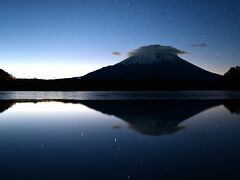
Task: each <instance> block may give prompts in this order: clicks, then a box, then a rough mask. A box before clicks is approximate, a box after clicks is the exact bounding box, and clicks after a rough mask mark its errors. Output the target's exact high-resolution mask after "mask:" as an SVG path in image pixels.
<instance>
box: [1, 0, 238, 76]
mask: <svg viewBox="0 0 240 180" xmlns="http://www.w3.org/2000/svg"><path fill="white" fill-rule="evenodd" d="M239 32H240V1H237V0H228V1H226V0H225V1H224V0H202V1H193V0H181V1H179V0H21V1H19V0H1V1H0V62H1V67H0V68H2V69H5V70H7V71H9V72H10V73H12V74H13V75H15V76H17V77H21V78H33V77H37V78H62V77H72V76H80V75H84V74H85V73H87V72H89V71H92V70H94V69H97V68H100V67H102V66H106V65H109V64H115V63H117V62H119V61H120V60H123V59H124V58H126V57H127V53H128V52H129V51H131V50H133V49H136V48H138V47H140V46H144V45H150V44H161V45H170V46H174V47H176V48H178V49H180V50H184V51H187V52H188V54H186V55H183V56H182V58H184V59H185V60H187V61H189V62H191V63H193V64H195V65H198V66H200V67H202V68H205V69H207V70H210V71H213V72H216V73H220V74H223V73H225V72H226V71H227V70H228V69H229V68H230V67H231V66H236V65H240V58H239V57H240V51H239V46H240V45H239V44H240V33H239ZM112 52H120V53H121V55H118V56H116V55H113V54H112Z"/></svg>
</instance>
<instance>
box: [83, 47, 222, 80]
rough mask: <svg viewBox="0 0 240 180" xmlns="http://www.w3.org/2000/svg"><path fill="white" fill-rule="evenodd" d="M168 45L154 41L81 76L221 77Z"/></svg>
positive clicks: (152, 78)
mask: <svg viewBox="0 0 240 180" xmlns="http://www.w3.org/2000/svg"><path fill="white" fill-rule="evenodd" d="M166 47H168V46H161V45H151V46H145V47H142V48H144V49H145V51H143V52H142V51H140V53H138V52H137V53H136V52H135V53H131V54H130V55H131V56H130V57H129V58H127V59H125V60H124V61H122V62H120V63H117V64H115V65H113V66H107V67H104V68H101V69H99V70H96V71H94V72H91V73H89V74H87V75H85V76H83V77H81V79H84V80H97V81H106V80H107V81H117V80H120V81H131V80H135V81H143V80H146V81H147V80H151V81H152V80H161V81H166V80H174V81H176V80H216V79H218V78H220V77H221V76H220V75H217V74H214V73H211V72H208V71H206V70H204V69H201V68H199V67H197V66H195V65H193V64H191V63H189V62H187V61H185V60H183V59H181V58H180V57H179V56H178V54H177V53H173V52H171V51H170V52H169V49H168V50H167V51H166ZM170 48H171V47H170ZM146 49H147V51H146ZM164 50H165V51H164ZM175 50H177V49H175Z"/></svg>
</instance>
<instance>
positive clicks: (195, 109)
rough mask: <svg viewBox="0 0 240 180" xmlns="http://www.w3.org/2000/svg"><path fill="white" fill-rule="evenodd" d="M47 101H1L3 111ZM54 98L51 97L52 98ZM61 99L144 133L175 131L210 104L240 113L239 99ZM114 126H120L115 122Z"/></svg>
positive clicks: (153, 133) (1, 110)
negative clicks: (122, 122)
mask: <svg viewBox="0 0 240 180" xmlns="http://www.w3.org/2000/svg"><path fill="white" fill-rule="evenodd" d="M26 102H33V103H38V102H48V101H40V100H35V101H28V100H26V101H13V100H10V101H9V100H8V101H0V113H3V112H4V111H6V110H8V109H9V108H11V107H12V106H14V105H15V104H16V103H26ZM50 102H52V101H50ZM54 102H59V103H72V104H76V105H77V104H82V105H84V106H86V107H88V108H91V109H93V110H96V111H98V112H101V113H103V114H106V115H110V116H115V117H117V118H119V119H121V120H123V121H124V122H126V123H127V124H128V126H129V129H132V130H134V131H136V132H139V133H141V134H145V135H152V136H159V135H164V134H172V133H175V132H177V131H179V130H181V129H184V128H185V127H184V126H181V123H182V122H183V121H185V120H187V119H189V118H191V117H192V116H194V115H196V114H199V113H201V112H202V111H205V110H207V109H209V108H212V107H215V106H220V105H224V107H226V108H227V109H228V110H229V111H230V112H231V113H233V114H240V100H161V101H160V100H159V101H152V100H144V101H143V100H137V101H134V100H123V101H119V100H115V101H109V100H97V101H94V100H89V101H78V100H76V101H73V100H55V101H54ZM113 128H114V129H118V128H120V127H119V126H117V125H116V126H114V127H113Z"/></svg>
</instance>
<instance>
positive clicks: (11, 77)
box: [0, 69, 15, 81]
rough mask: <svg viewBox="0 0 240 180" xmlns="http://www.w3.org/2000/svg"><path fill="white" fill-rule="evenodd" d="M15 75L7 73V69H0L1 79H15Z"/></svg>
mask: <svg viewBox="0 0 240 180" xmlns="http://www.w3.org/2000/svg"><path fill="white" fill-rule="evenodd" d="M13 79H15V77H13V76H12V75H11V74H9V73H7V72H6V71H4V70H2V69H0V81H3V80H13Z"/></svg>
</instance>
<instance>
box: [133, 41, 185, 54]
mask: <svg viewBox="0 0 240 180" xmlns="http://www.w3.org/2000/svg"><path fill="white" fill-rule="evenodd" d="M159 53H160V54H170V55H180V54H186V53H187V52H186V51H182V50H179V49H177V48H175V47H172V46H162V45H159V44H157V45H149V46H142V47H140V48H138V49H135V50H133V51H130V52H129V53H128V56H138V55H143V54H159Z"/></svg>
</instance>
